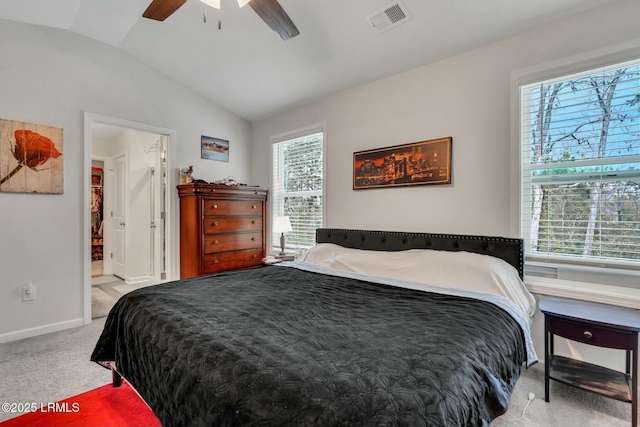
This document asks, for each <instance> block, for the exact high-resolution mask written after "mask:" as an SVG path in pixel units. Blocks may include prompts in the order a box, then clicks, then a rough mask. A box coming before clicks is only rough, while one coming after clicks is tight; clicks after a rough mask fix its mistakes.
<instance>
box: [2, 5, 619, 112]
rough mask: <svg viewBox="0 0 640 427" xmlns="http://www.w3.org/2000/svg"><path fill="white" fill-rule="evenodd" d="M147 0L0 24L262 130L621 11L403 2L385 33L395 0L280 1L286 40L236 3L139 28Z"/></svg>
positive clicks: (10, 14) (21, 15)
mask: <svg viewBox="0 0 640 427" xmlns="http://www.w3.org/2000/svg"><path fill="white" fill-rule="evenodd" d="M150 1H151V0H0V19H7V20H13V21H19V22H26V23H32V24H38V25H45V26H49V27H55V28H60V29H64V30H69V31H73V32H75V33H78V34H81V35H84V36H86V37H90V38H93V39H95V40H98V41H101V42H103V43H106V44H109V45H112V46H114V47H117V48H118V49H121V50H122V51H124V52H126V53H128V54H130V55H132V56H134V57H136V58H138V59H139V60H141V61H143V62H145V63H146V64H148V65H150V66H151V67H153V68H156V69H157V70H159V71H160V72H162V73H164V74H166V75H168V76H170V77H172V78H173V79H175V80H177V81H179V82H181V83H182V84H184V85H185V86H187V87H189V88H191V89H193V90H194V91H196V92H198V93H200V94H202V95H203V96H205V97H207V98H209V99H210V100H212V101H213V102H215V103H217V104H219V105H221V106H223V107H225V108H227V109H229V110H230V111H232V112H234V113H236V114H237V115H239V116H240V117H243V118H245V119H247V120H249V121H257V120H260V119H263V118H266V117H269V116H271V115H274V114H276V113H278V112H280V111H283V110H286V109H288V108H291V107H294V106H296V105H302V104H305V103H308V102H311V101H314V100H317V99H320V98H322V97H325V96H328V95H331V94H334V93H337V92H339V91H342V90H346V89H349V88H352V87H355V86H358V85H361V84H363V83H367V82H371V81H375V80H378V79H381V78H384V77H388V76H390V75H393V74H397V73H399V72H402V71H405V70H409V69H412V68H416V67H418V66H421V65H425V64H427V63H430V62H434V61H437V60H440V59H443V58H445V57H448V56H451V55H455V54H457V53H460V52H463V51H466V50H469V49H473V48H475V47H478V46H482V45H484V44H488V43H491V42H493V41H496V40H499V39H501V38H505V37H508V36H511V35H514V34H517V33H519V32H523V31H526V30H529V29H533V28H536V27H540V26H543V25H546V24H548V23H551V22H553V21H555V20H558V19H563V18H567V17H569V16H572V15H576V14H579V13H583V12H585V11H587V10H590V9H593V8H597V7H603V6H606V5H607V4H610V3H614V2H615V1H617V0H535V1H532V0H481V1H480V0H401V1H400V3H401V4H402V5H403V6H404V7H406V10H407V11H408V12H409V14H410V16H411V19H409V20H406V22H404V23H402V24H401V25H398V26H396V27H394V28H392V29H390V30H388V31H385V32H382V33H378V32H377V31H376V30H375V29H374V28H373V27H372V26H371V25H370V23H368V22H367V21H366V20H365V17H367V16H368V15H370V14H372V13H373V12H376V11H378V10H380V9H381V8H383V7H385V6H387V5H389V4H390V3H391V1H390V0H279V2H280V4H281V5H282V7H283V8H284V9H285V10H286V12H287V13H288V14H289V16H290V17H291V19H292V20H293V22H294V23H295V24H296V26H297V27H298V29H299V30H300V35H299V36H297V37H294V38H292V39H289V40H287V41H284V40H282V39H281V38H280V37H279V36H278V34H276V33H275V32H274V31H272V30H271V29H270V28H269V27H268V26H267V25H266V24H265V23H264V22H263V21H262V20H261V19H260V18H259V17H258V15H257V14H256V13H255V12H254V11H253V10H252V9H251V8H250V7H248V6H245V7H243V8H241V9H240V8H239V7H238V3H237V1H236V0H221V3H222V8H221V9H220V10H217V9H214V8H211V7H208V6H205V5H204V4H203V3H202V2H200V1H199V0H187V2H186V3H185V4H184V5H183V6H182V7H181V8H180V9H179V10H178V11H177V12H175V13H174V14H173V15H171V16H170V17H169V18H168V19H167V20H165V21H164V22H158V21H153V20H149V19H145V18H142V13H143V12H144V11H145V9H146V8H147V6H148V5H149V3H150ZM394 3H397V2H394ZM205 10H206V13H207V22H204V19H203V15H204V11H205Z"/></svg>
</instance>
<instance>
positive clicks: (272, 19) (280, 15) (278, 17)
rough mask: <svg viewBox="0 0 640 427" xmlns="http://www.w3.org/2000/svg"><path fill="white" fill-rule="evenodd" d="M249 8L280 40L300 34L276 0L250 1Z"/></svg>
mask: <svg viewBox="0 0 640 427" xmlns="http://www.w3.org/2000/svg"><path fill="white" fill-rule="evenodd" d="M155 1H157V0H155ZM249 6H251V8H252V9H253V10H255V11H256V13H257V14H258V16H260V18H262V20H263V21H264V22H266V24H267V25H268V26H269V27H271V29H272V30H273V31H275V32H276V33H278V34H280V37H281V38H282V40H288V39H290V38H292V37H295V36H297V35H298V34H300V31H298V28H296V25H295V24H294V23H293V21H292V20H291V18H289V15H287V12H285V11H284V9H283V8H282V6H280V3H278V0H251V1H250V2H249Z"/></svg>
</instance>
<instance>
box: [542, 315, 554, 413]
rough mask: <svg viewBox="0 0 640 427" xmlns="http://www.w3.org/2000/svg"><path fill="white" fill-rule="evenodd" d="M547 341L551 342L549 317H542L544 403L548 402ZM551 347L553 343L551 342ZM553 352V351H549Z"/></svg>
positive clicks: (549, 360) (548, 360)
mask: <svg viewBox="0 0 640 427" xmlns="http://www.w3.org/2000/svg"><path fill="white" fill-rule="evenodd" d="M549 340H552V338H551V337H550V334H549V317H548V316H547V315H545V316H544V401H545V402H548V401H549V371H550V369H549V368H550V366H549V365H550V364H551V358H550V357H549ZM551 345H552V346H553V341H552V342H551ZM551 351H553V349H552V350H551Z"/></svg>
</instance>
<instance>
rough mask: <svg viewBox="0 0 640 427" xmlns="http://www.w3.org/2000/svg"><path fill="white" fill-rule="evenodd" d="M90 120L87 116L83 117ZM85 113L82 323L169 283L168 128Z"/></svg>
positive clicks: (170, 182) (170, 184) (171, 182)
mask: <svg viewBox="0 0 640 427" xmlns="http://www.w3.org/2000/svg"><path fill="white" fill-rule="evenodd" d="M87 115H88V116H87ZM87 115H86V116H85V125H86V126H87V128H88V129H86V130H85V148H87V151H88V153H87V154H88V156H86V157H88V158H89V159H88V162H87V175H88V182H90V185H89V186H88V187H89V188H88V191H87V193H88V197H87V199H88V200H87V206H86V214H85V218H86V221H85V223H86V224H87V227H86V229H85V232H86V233H87V234H88V236H87V237H88V238H87V239H86V240H85V242H87V244H86V251H85V266H86V270H85V271H86V273H85V316H84V319H85V323H89V322H90V321H91V318H96V317H102V316H105V315H106V314H107V313H108V311H109V309H110V308H111V306H112V305H113V304H114V303H115V301H117V299H118V298H119V297H120V296H122V295H123V294H125V293H128V292H130V291H132V290H135V289H137V288H140V287H143V286H149V285H153V284H157V283H160V282H163V281H166V280H168V279H170V278H172V277H173V276H172V273H171V270H172V268H171V267H172V254H171V248H172V245H171V241H172V240H173V239H172V238H171V237H172V235H173V233H175V226H174V224H173V223H172V218H173V216H172V215H171V212H172V211H173V209H172V208H173V207H174V206H175V205H174V203H175V202H174V201H173V200H172V195H171V194H170V192H169V189H170V188H173V187H174V186H175V180H174V179H172V178H173V177H172V174H171V173H169V171H170V167H169V165H170V161H171V150H170V145H171V144H170V142H171V139H172V136H173V134H174V132H173V131H170V130H167V129H162V128H158V127H154V126H149V125H144V124H140V123H136V122H128V121H124V120H121V119H115V118H109V117H104V116H95V115H91V114H89V113H87Z"/></svg>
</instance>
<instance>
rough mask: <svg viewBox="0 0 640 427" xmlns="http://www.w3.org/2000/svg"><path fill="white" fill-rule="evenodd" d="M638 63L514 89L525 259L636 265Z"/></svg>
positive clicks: (639, 217) (639, 246)
mask: <svg viewBox="0 0 640 427" xmlns="http://www.w3.org/2000/svg"><path fill="white" fill-rule="evenodd" d="M639 101H640V61H632V62H627V63H622V64H616V65H613V66H610V67H605V68H600V69H597V70H591V71H587V72H582V73H579V74H573V75H568V76H563V77H561V78H555V79H552V80H546V81H540V82H537V83H533V84H527V85H523V86H520V108H521V120H522V122H521V125H520V129H521V153H522V159H521V160H522V162H521V174H522V176H521V220H522V222H521V230H522V236H523V238H524V239H525V242H526V244H525V247H526V254H527V258H528V259H536V258H538V259H540V258H544V259H547V260H548V259H553V260H554V261H559V262H570V263H571V262H573V263H585V264H593V265H596V264H597V265H608V264H611V265H617V266H624V265H627V266H629V265H631V266H636V267H637V266H638V265H640V123H639V117H640V110H639V105H640V102H639Z"/></svg>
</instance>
